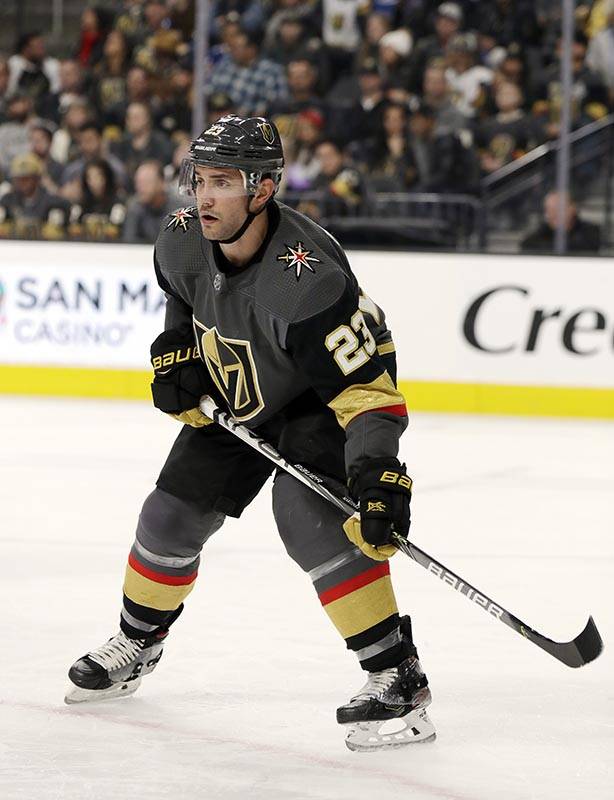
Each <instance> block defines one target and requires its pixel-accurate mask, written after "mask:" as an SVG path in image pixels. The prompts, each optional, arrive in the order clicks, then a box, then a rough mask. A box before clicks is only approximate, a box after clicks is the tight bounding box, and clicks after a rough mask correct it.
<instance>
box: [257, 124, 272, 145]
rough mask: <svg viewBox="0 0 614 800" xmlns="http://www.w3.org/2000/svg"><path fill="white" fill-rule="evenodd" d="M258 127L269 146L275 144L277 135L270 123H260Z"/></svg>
mask: <svg viewBox="0 0 614 800" xmlns="http://www.w3.org/2000/svg"><path fill="white" fill-rule="evenodd" d="M258 127H259V128H260V133H261V134H262V138H263V139H264V141H265V142H266V143H267V144H273V142H274V141H275V134H274V133H273V128H272V127H271V126H270V125H269V123H268V122H259V123H258Z"/></svg>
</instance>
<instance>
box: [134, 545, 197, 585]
mask: <svg viewBox="0 0 614 800" xmlns="http://www.w3.org/2000/svg"><path fill="white" fill-rule="evenodd" d="M128 564H130V566H131V567H132V569H133V570H134V571H135V572H138V573H139V575H142V576H143V577H144V578H149V580H150V581H155V583H164V584H166V585H167V586H186V585H187V584H189V583H193V582H194V581H195V580H196V576H197V575H198V570H196V572H192V573H190V574H189V575H163V574H162V573H161V572H154V571H153V569H148V568H147V567H145V566H143V564H140V563H139V562H138V561H137V560H136V558H135V557H134V556H133V555H132V553H130V555H129V556H128Z"/></svg>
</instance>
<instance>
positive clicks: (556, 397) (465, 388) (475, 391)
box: [399, 381, 614, 419]
mask: <svg viewBox="0 0 614 800" xmlns="http://www.w3.org/2000/svg"><path fill="white" fill-rule="evenodd" d="M399 389H400V390H401V392H402V393H403V394H404V395H405V398H406V399H407V405H408V408H409V409H410V412H411V411H412V410H413V411H447V412H464V413H470V414H512V415H522V416H531V417H533V416H540V417H541V416H543V417H598V418H604V419H614V389H592V388H576V387H571V386H507V385H496V384H490V383H446V382H427V381H399Z"/></svg>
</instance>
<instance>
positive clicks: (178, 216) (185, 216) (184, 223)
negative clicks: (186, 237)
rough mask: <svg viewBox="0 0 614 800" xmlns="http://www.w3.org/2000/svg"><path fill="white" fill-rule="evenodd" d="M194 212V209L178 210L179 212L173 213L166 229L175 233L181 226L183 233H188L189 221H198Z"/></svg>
mask: <svg viewBox="0 0 614 800" xmlns="http://www.w3.org/2000/svg"><path fill="white" fill-rule="evenodd" d="M192 211H195V209H194V208H178V209H177V211H173V213H172V214H171V215H170V217H171V218H170V220H169V221H168V223H167V225H166V227H167V228H172V229H173V230H174V231H176V230H177V228H179V226H181V229H182V230H183V231H187V229H188V220H190V219H196V217H195V216H194V214H192Z"/></svg>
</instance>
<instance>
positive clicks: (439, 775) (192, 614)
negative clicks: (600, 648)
mask: <svg viewBox="0 0 614 800" xmlns="http://www.w3.org/2000/svg"><path fill="white" fill-rule="evenodd" d="M177 430H178V426H176V423H174V422H172V421H170V420H167V419H166V418H164V417H162V416H161V415H158V414H157V413H156V412H155V411H154V410H153V409H151V408H149V407H148V406H147V405H144V404H140V403H133V404H129V403H114V402H95V401H73V400H37V399H31V398H30V399H22V398H3V399H0V434H1V442H2V447H1V450H0V503H1V505H0V509H1V520H2V522H1V534H0V546H1V564H2V580H1V582H0V592H1V608H2V638H1V650H0V665H1V666H0V687H1V688H0V697H1V703H0V797H1V798H2V800H17V798H18V799H19V800H51V798H53V799H54V800H55V799H56V798H57V800H90V799H91V800H107V798H109V800H129V799H130V800H131V799H132V798H141V797H143V798H147V800H158V798H159V799H160V800H162V798H164V800H168V798H173V799H177V800H183V799H184V798H185V799H186V800H188V798H189V800H196V799H198V800H200V798H206V799H207V800H218V799H219V800H235V799H236V800H239V799H241V800H278V799H279V800H312V799H314V800H315V799H318V800H319V799H320V798H321V799H322V800H358V799H359V798H360V799H361V800H362V798H365V800H367V799H368V800H393V798H394V799H395V800H396V798H404V799H405V798H407V799H408V800H409V799H411V800H431V799H432V798H437V799H442V800H443V799H449V800H494V799H495V798H496V800H529V799H530V800H537V799H538V798H539V799H541V798H544V800H580V799H582V800H611V798H613V797H614V780H613V778H614V775H613V772H614V770H613V767H612V761H613V757H614V756H613V754H614V689H613V688H612V675H613V674H614V671H613V669H612V666H613V653H614V646H613V645H612V643H613V642H614V603H613V600H614V590H613V584H614V574H613V569H612V567H613V564H614V524H613V520H614V502H613V500H614V425H612V424H608V423H605V422H604V423H599V422H585V421H549V420H518V419H500V418H472V417H461V416H454V417H453V416H427V415H415V416H414V418H413V427H412V430H411V432H410V433H408V434H406V436H405V437H404V440H403V441H404V448H403V456H404V458H405V459H406V460H407V463H408V467H409V472H410V474H412V475H413V477H414V479H415V487H416V488H415V495H414V501H413V517H414V523H413V527H412V538H413V539H414V540H415V541H416V543H417V544H418V545H420V546H421V547H423V548H424V549H426V550H427V551H428V552H430V553H432V554H433V555H434V556H435V557H437V558H439V559H440V560H441V561H443V562H444V563H446V564H448V565H449V566H450V567H451V568H452V569H454V570H455V571H456V572H458V573H460V574H461V575H463V576H466V577H467V579H468V580H469V581H471V582H472V583H474V584H475V585H476V586H478V587H480V588H482V589H483V590H484V591H485V592H486V593H487V594H489V595H491V596H492V597H493V599H494V600H495V601H497V602H499V603H501V604H502V605H504V606H506V607H507V608H509V609H510V610H511V611H513V612H514V613H516V614H517V615H518V616H520V617H521V618H522V619H524V620H525V621H526V622H527V623H528V624H529V625H532V626H533V627H535V628H537V629H538V630H540V631H542V632H543V633H545V634H546V635H548V636H551V637H552V638H555V639H570V638H572V637H573V636H575V635H576V634H577V633H579V632H580V631H581V630H582V627H583V626H584V623H585V622H586V617H587V616H588V614H589V613H592V614H594V616H595V620H596V622H597V625H598V626H599V628H600V630H601V633H602V635H603V637H604V640H605V643H606V650H605V652H604V654H603V656H602V657H601V658H600V659H599V660H598V661H597V662H595V663H593V664H591V665H589V666H587V667H584V668H583V669H580V670H572V669H569V668H567V667H565V666H563V665H562V664H560V663H558V662H557V661H555V660H554V659H552V658H551V657H550V656H548V655H547V654H545V653H543V652H542V651H541V650H539V649H538V648H536V647H535V646H534V645H532V644H530V643H529V642H526V641H524V640H523V639H522V637H520V636H518V635H517V634H515V633H513V632H512V631H510V630H509V629H508V628H507V627H505V626H504V625H501V624H500V623H497V622H495V621H493V620H490V619H489V618H488V617H487V616H486V615H485V614H484V613H483V612H482V611H480V610H479V609H478V608H474V607H473V605H472V604H471V603H469V602H468V601H467V600H465V599H464V598H462V597H459V596H458V595H457V594H456V593H455V592H453V591H452V590H451V589H449V588H447V587H446V586H445V585H443V584H442V583H441V582H440V581H438V580H436V579H435V578H434V577H433V576H431V575H429V574H427V573H426V572H425V571H424V570H422V569H421V568H420V567H418V566H417V565H415V564H413V563H412V562H411V561H410V560H409V559H406V558H405V557H404V556H403V555H402V554H399V555H397V556H396V557H395V559H394V560H393V562H392V570H393V578H394V583H395V587H396V592H397V596H398V600H399V605H400V607H401V609H402V610H403V611H406V612H407V611H409V612H411V613H412V616H413V619H414V628H415V635H416V640H417V642H418V645H419V648H420V653H421V659H422V662H423V665H424V667H425V669H426V670H427V672H428V675H429V678H430V681H431V686H432V690H433V696H434V701H433V705H432V706H431V708H430V710H429V715H430V717H431V719H432V720H433V722H434V723H435V725H436V727H437V730H438V739H437V741H436V742H435V743H434V744H427V745H415V746H414V747H410V748H406V749H404V750H397V751H392V752H389V753H381V754H358V753H351V752H349V751H348V750H346V748H345V745H344V743H343V730H342V729H341V728H340V727H338V726H337V725H336V723H335V708H336V706H337V704H338V703H340V702H342V701H345V700H346V699H347V697H348V696H349V695H350V694H351V693H352V692H353V691H354V690H355V689H357V688H358V687H359V686H360V685H362V683H363V677H362V673H361V672H360V671H359V670H358V668H357V666H356V664H355V661H354V658H353V656H352V654H351V653H348V652H347V651H346V650H345V648H344V646H343V643H342V642H340V641H339V640H338V636H337V634H336V632H335V631H334V630H333V629H332V627H331V626H330V623H329V621H328V619H327V618H326V616H325V614H324V613H323V612H322V610H321V608H320V606H319V603H318V601H317V598H316V597H315V594H314V592H313V589H312V587H311V584H310V583H309V581H308V579H307V578H306V577H305V576H304V575H303V574H302V572H301V571H300V570H299V569H298V567H297V566H296V565H295V564H294V563H293V562H292V561H290V559H289V558H288V557H287V556H286V554H285V551H284V549H283V546H282V544H281V542H280V540H279V538H278V537H277V534H276V532H275V529H274V525H273V520H272V516H271V512H270V487H269V486H267V487H265V489H264V490H263V492H262V493H261V495H260V497H259V498H257V500H256V501H255V502H254V504H253V505H252V507H251V508H250V509H248V510H247V512H246V513H245V514H244V516H243V518H242V519H241V520H240V521H238V522H237V521H229V522H228V523H227V524H226V525H225V526H224V528H223V529H222V530H221V531H220V532H219V533H217V534H216V535H215V536H214V537H213V539H212V540H211V542H210V543H209V544H208V545H207V548H206V554H205V556H204V558H203V564H202V567H201V572H200V577H199V580H198V584H197V587H196V589H195V591H194V592H193V594H192V595H191V596H190V597H189V598H188V601H187V604H186V611H185V613H184V615H183V617H182V618H181V619H180V620H179V622H178V623H177V625H176V627H175V628H174V629H173V632H172V635H171V637H170V639H169V642H168V644H167V647H166V651H165V654H164V658H163V660H162V662H161V665H160V667H159V668H158V669H157V670H156V672H155V673H154V674H153V675H151V676H149V677H147V678H145V680H144V681H143V685H142V686H141V688H140V690H139V692H138V693H137V694H136V695H135V696H134V697H132V698H127V699H125V700H117V701H112V702H110V703H109V704H108V705H96V706H94V705H91V706H79V707H68V706H65V705H64V704H63V702H62V697H63V691H64V686H65V680H66V671H67V669H68V667H69V666H70V664H71V663H72V661H73V660H74V659H75V658H77V657H78V656H80V655H82V654H83V653H84V652H85V651H86V650H87V649H88V648H90V647H93V646H97V645H99V644H101V643H102V642H103V641H104V640H105V639H106V638H108V637H109V636H110V635H111V634H113V633H114V632H115V631H116V630H117V620H118V613H119V602H120V597H121V584H122V577H123V570H124V563H125V558H126V555H127V551H128V548H129V545H130V543H131V540H132V537H133V531H134V526H135V522H136V517H137V514H138V511H139V509H140V505H141V502H142V500H143V498H144V497H145V495H146V494H147V493H148V492H149V491H150V488H151V486H152V484H153V482H154V480H155V478H156V476H157V473H158V470H159V468H160V466H161V464H162V462H163V459H164V456H165V454H166V451H167V449H168V447H169V444H170V442H171V441H172V439H173V437H174V436H175V435H176V432H177ZM608 645H610V647H609V649H608Z"/></svg>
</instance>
